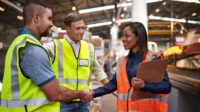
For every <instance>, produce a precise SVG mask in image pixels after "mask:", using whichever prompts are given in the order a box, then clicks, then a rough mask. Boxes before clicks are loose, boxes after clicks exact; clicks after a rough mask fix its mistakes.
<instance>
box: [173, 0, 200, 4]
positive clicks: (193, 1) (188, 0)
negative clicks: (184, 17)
mask: <svg viewBox="0 0 200 112" xmlns="http://www.w3.org/2000/svg"><path fill="white" fill-rule="evenodd" d="M173 1H179V2H188V3H197V4H200V1H199V0H173Z"/></svg>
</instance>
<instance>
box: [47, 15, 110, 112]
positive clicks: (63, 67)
mask: <svg viewBox="0 0 200 112" xmlns="http://www.w3.org/2000/svg"><path fill="white" fill-rule="evenodd" d="M64 22H65V25H66V35H64V38H62V39H54V40H53V42H50V43H47V44H45V45H44V47H45V48H46V49H47V51H48V52H49V54H50V56H51V57H52V59H53V70H54V72H55V74H56V77H57V78H58V81H59V84H60V85H62V86H64V87H67V88H70V89H72V90H83V89H85V88H90V89H92V84H91V80H90V79H91V74H93V75H94V76H96V79H97V80H98V81H100V82H101V83H103V84H106V83H107V82H108V79H107V75H106V74H105V72H104V70H103V69H102V67H101V66H100V65H99V63H98V61H97V59H96V58H95V55H94V54H95V53H94V46H93V45H92V44H90V43H88V42H86V41H84V40H82V38H83V33H84V31H85V23H84V20H83V18H82V17H81V15H78V14H76V13H70V14H68V15H67V17H66V19H65V21H64ZM89 100H91V99H88V101H89ZM89 111H90V110H89V103H86V102H82V101H81V100H80V99H75V100H73V101H71V102H68V103H64V102H62V103H61V112H89Z"/></svg>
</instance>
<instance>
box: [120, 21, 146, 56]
mask: <svg viewBox="0 0 200 112" xmlns="http://www.w3.org/2000/svg"><path fill="white" fill-rule="evenodd" d="M125 27H129V28H130V29H131V30H132V33H133V34H135V36H137V38H138V45H139V53H140V54H141V56H142V58H143V59H144V58H145V55H146V53H147V51H148V45H147V32H146V29H145V27H144V25H143V24H142V23H140V22H129V23H126V24H125V25H124V26H123V27H122V30H123V29H124V28H125Z"/></svg>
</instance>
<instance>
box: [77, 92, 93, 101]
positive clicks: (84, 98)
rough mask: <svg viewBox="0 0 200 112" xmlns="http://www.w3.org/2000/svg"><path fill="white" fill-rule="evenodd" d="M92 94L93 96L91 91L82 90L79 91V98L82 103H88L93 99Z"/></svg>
mask: <svg viewBox="0 0 200 112" xmlns="http://www.w3.org/2000/svg"><path fill="white" fill-rule="evenodd" d="M93 94H94V92H93V91H92V90H90V89H84V90H82V91H80V93H79V98H80V99H81V101H83V102H89V101H91V100H92V99H93Z"/></svg>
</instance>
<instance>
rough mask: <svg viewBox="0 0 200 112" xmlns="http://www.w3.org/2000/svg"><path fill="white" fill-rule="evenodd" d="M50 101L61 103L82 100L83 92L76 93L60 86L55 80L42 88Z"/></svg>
mask: <svg viewBox="0 0 200 112" xmlns="http://www.w3.org/2000/svg"><path fill="white" fill-rule="evenodd" d="M41 89H42V90H43V92H44V93H45V94H46V96H47V97H48V99H49V100H51V101H59V102H69V101H71V100H73V99H76V98H80V94H81V91H74V90H70V89H68V88H65V87H62V86H59V84H58V82H57V80H53V81H51V82H49V83H48V84H46V85H44V86H42V87H41Z"/></svg>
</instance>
